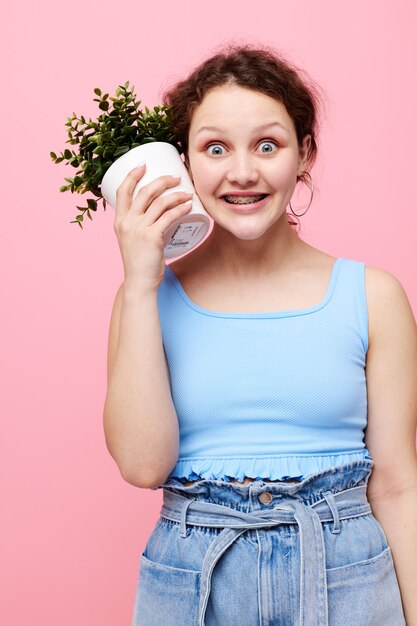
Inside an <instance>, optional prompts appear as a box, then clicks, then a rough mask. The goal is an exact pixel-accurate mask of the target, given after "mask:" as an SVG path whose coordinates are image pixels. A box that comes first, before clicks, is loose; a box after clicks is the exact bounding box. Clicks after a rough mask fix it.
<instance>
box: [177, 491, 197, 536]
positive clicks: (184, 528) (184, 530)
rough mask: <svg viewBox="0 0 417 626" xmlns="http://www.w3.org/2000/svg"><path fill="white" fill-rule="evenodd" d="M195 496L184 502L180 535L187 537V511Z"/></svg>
mask: <svg viewBox="0 0 417 626" xmlns="http://www.w3.org/2000/svg"><path fill="white" fill-rule="evenodd" d="M194 500H195V498H191V499H187V500H186V502H184V504H183V506H182V509H181V522H180V537H186V536H187V523H186V521H185V520H186V517H187V511H188V507H189V506H190V504H191V503H192V502H194Z"/></svg>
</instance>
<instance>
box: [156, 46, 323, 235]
mask: <svg viewBox="0 0 417 626" xmlns="http://www.w3.org/2000/svg"><path fill="white" fill-rule="evenodd" d="M222 85H239V86H242V87H248V88H250V89H254V90H256V91H259V92H261V93H264V94H266V95H268V96H272V97H273V98H275V99H276V100H278V101H279V102H281V103H282V104H284V106H285V108H286V109H287V111H288V114H289V115H290V117H291V118H292V120H293V122H294V125H295V129H296V133H297V141H298V145H299V147H300V148H301V147H302V144H303V139H304V137H305V136H306V135H311V143H310V147H309V150H308V154H307V164H308V168H311V167H312V166H313V164H314V162H315V160H316V157H317V136H318V131H319V126H320V114H321V105H322V99H321V91H322V90H321V87H319V86H318V85H317V84H316V83H315V82H314V81H313V80H312V79H311V78H310V77H309V76H308V74H307V73H306V72H305V71H304V70H302V69H300V68H298V67H296V66H295V65H294V64H292V63H291V62H289V61H288V60H287V59H285V58H284V57H283V56H282V55H281V54H280V53H278V52H277V51H276V50H274V49H273V48H272V47H270V46H266V45H257V46H253V45H251V44H234V43H229V44H226V46H225V47H223V49H222V50H221V51H220V52H218V53H217V54H215V55H214V56H211V57H210V58H208V59H206V60H204V61H202V62H201V63H200V64H199V65H198V66H197V67H196V68H195V69H194V70H193V71H192V72H191V74H189V76H188V77H187V78H185V79H184V80H181V81H179V82H177V83H176V84H174V85H173V86H171V87H170V88H169V89H167V90H166V91H165V92H164V93H163V96H162V99H163V103H164V104H165V105H166V106H168V107H169V116H170V124H171V125H172V128H173V131H174V132H175V134H176V135H177V138H178V143H179V145H180V146H181V148H182V152H183V154H184V155H185V156H186V155H187V150H188V138H189V130H190V124H191V119H192V116H193V113H194V110H195V108H196V107H197V106H198V105H199V104H200V103H201V102H202V100H203V98H204V96H205V95H206V94H207V92H208V91H209V90H210V89H213V88H214V87H219V86H222ZM297 181H301V182H307V181H306V177H305V176H304V175H303V174H301V175H300V176H298V177H297ZM290 223H292V224H298V222H295V223H294V222H290Z"/></svg>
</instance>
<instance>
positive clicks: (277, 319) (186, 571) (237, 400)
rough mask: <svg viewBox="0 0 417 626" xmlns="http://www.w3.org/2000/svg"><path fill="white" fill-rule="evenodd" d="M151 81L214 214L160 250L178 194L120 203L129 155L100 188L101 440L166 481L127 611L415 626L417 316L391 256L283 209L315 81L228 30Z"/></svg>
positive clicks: (299, 158) (310, 138)
mask: <svg viewBox="0 0 417 626" xmlns="http://www.w3.org/2000/svg"><path fill="white" fill-rule="evenodd" d="M164 102H165V103H166V104H168V105H170V106H171V112H172V124H173V127H174V128H175V130H176V132H177V133H178V134H179V135H180V137H181V142H182V146H183V148H184V156H185V163H186V166H187V168H188V171H189V173H190V175H191V177H192V180H193V182H194V186H195V189H196V192H197V194H198V196H199V198H200V199H201V201H202V203H203V205H204V206H205V208H206V210H207V212H208V213H209V214H210V215H211V217H212V218H213V220H214V228H213V231H212V233H211V235H210V236H209V237H208V238H207V239H206V240H205V241H204V242H203V244H201V245H200V246H199V247H197V248H196V249H194V250H193V251H192V252H191V253H189V254H188V255H186V256H185V257H183V258H180V259H177V260H176V261H174V262H173V263H171V264H170V265H169V267H168V266H166V265H165V261H164V257H163V236H162V234H163V232H164V230H165V229H166V228H167V227H168V226H169V225H170V224H171V223H172V222H173V221H174V220H175V219H176V218H177V217H178V216H179V215H182V214H184V213H187V211H188V210H189V208H190V204H189V202H188V203H187V200H189V199H190V195H189V194H188V195H187V194H185V193H182V192H180V193H179V192H175V191H173V193H172V194H170V195H167V196H164V197H160V194H161V193H162V192H163V191H164V190H165V189H167V188H174V189H175V185H177V184H178V182H179V181H178V179H175V178H172V177H170V176H161V177H160V178H158V179H157V180H154V181H153V182H151V183H149V184H148V185H146V186H144V187H143V188H142V189H141V190H140V192H139V193H138V195H137V196H136V197H135V199H134V201H133V202H132V192H133V189H134V187H135V185H136V183H137V181H138V180H139V179H140V177H141V176H142V175H143V172H144V168H143V167H142V168H137V169H135V170H133V171H132V172H130V173H129V175H128V176H127V177H126V179H125V181H124V182H123V183H122V185H121V186H120V187H119V189H118V193H117V209H116V217H115V231H116V234H117V237H118V241H119V245H120V250H121V254H122V259H123V265H124V272H125V279H124V282H123V284H122V285H121V287H120V289H119V291H118V293H117V295H116V300H115V304H114V308H113V313H112V320H111V327H110V336H109V358H108V372H109V373H108V392H107V397H106V404H105V411H104V425H105V434H106V441H107V445H108V448H109V451H110V453H111V454H112V456H113V457H114V459H115V461H116V463H117V464H118V467H119V469H120V471H121V474H122V476H123V477H124V479H125V480H126V481H128V482H129V483H131V484H133V485H136V486H138V487H142V488H150V489H158V488H161V489H163V497H164V503H163V507H162V510H161V517H160V519H159V520H158V522H157V524H156V526H155V528H154V530H153V532H152V534H151V536H150V537H149V540H148V542H147V545H146V548H145V550H144V552H143V554H142V555H141V564H140V576H139V583H138V588H137V594H136V602H135V609H134V616H133V621H132V626H139V625H140V626H153V625H155V626H156V625H158V626H170V625H172V626H174V625H175V626H183V625H184V626H185V625H190V626H191V625H194V624H195V625H198V626H203V625H206V626H214V625H216V626H220V625H221V626H228V625H229V624H235V623H236V624H239V625H240V626H255V625H258V624H262V625H266V624H274V625H284V624H285V626H288V625H290V624H297V625H300V626H318V625H327V624H329V625H331V626H339V625H342V624H347V623H349V624H355V625H358V626H362V625H375V626H376V625H378V626H381V625H382V624H383V625H385V626H399V625H400V624H405V619H407V625H409V626H410V625H413V624H414V625H415V624H417V602H416V598H417V594H416V593H415V592H416V588H415V584H416V582H415V581H416V579H417V566H416V563H417V558H416V552H417V533H416V519H417V504H416V487H417V459H416V450H415V429H416V411H417V393H416V377H417V336H416V325H415V321H414V318H413V314H412V311H411V308H410V305H409V303H408V300H407V297H406V295H405V293H404V290H403V288H402V286H401V285H400V283H399V282H398V281H397V280H396V279H395V278H394V277H393V276H392V275H390V274H389V273H387V272H385V271H383V270H380V269H377V268H371V267H365V264H364V263H362V262H359V261H355V260H353V259H344V258H340V257H337V258H335V257H332V256H331V255H329V254H327V253H325V252H323V251H321V250H318V249H317V248H314V247H312V246H310V245H308V244H307V243H305V242H304V241H303V240H302V239H301V238H300V237H299V236H298V234H297V232H296V231H295V230H294V228H293V227H294V225H295V223H294V222H293V221H292V218H291V219H289V218H288V214H287V212H286V208H287V206H289V208H290V211H293V212H295V211H294V210H293V207H292V205H291V203H290V201H291V198H292V196H293V193H294V189H295V186H296V184H297V182H304V183H306V184H307V185H308V187H309V188H310V191H311V198H312V196H313V183H312V179H311V176H310V175H309V174H308V171H309V169H310V168H311V166H312V165H313V163H314V160H315V158H316V153H317V127H318V106H319V96H318V89H317V88H316V87H315V86H314V84H313V82H312V81H309V80H307V78H306V77H302V73H301V72H300V71H299V70H298V71H297V70H296V69H295V68H294V67H293V66H291V65H290V64H289V63H288V62H287V61H285V60H284V59H282V58H281V57H280V56H279V55H277V54H276V53H275V52H274V51H273V50H271V49H267V48H266V47H264V48H262V49H261V48H253V47H251V46H234V47H233V46H231V47H230V49H229V50H226V51H225V52H224V53H219V54H217V55H215V56H213V57H212V58H210V59H208V60H206V61H204V62H203V63H201V65H200V66H199V67H197V68H196V69H195V70H194V71H193V72H192V73H191V74H190V76H189V77H188V78H187V79H186V80H184V81H182V82H180V83H179V84H177V85H176V86H175V87H173V88H172V89H171V90H170V91H169V92H168V93H167V94H165V98H164ZM254 196H255V197H254ZM310 203H311V200H310ZM297 214H299V213H297ZM394 563H395V565H394Z"/></svg>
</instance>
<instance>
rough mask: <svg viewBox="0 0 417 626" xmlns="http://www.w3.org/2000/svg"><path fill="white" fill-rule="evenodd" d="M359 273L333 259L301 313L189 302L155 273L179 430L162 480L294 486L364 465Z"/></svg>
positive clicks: (171, 278) (169, 278)
mask: <svg viewBox="0 0 417 626" xmlns="http://www.w3.org/2000/svg"><path fill="white" fill-rule="evenodd" d="M364 269H365V264H364V263H362V262H359V261H355V260H352V259H344V258H340V257H339V258H337V260H336V262H335V264H334V266H333V269H332V274H331V279H330V282H329V285H328V289H327V292H326V295H325V296H324V298H323V299H322V301H321V302H320V303H318V304H317V305H315V306H313V307H310V308H307V309H298V310H292V311H291V310H286V311H276V312H267V313H233V312H230V313H224V312H216V311H211V310H207V309H203V308H202V307H200V306H198V305H196V304H195V303H193V302H192V301H191V300H190V298H189V297H188V296H187V294H186V292H185V291H184V289H183V288H182V286H181V283H180V281H179V280H178V278H177V277H176V275H175V274H174V272H173V271H172V270H171V269H170V267H169V266H168V265H166V266H165V275H164V279H163V281H162V282H161V284H160V286H159V290H158V310H159V316H160V323H161V332H162V339H163V345H164V349H165V354H166V358H167V363H168V368H169V373H170V383H171V394H172V399H173V402H174V406H175V409H176V413H177V416H178V422H179V432H180V449H179V457H178V461H177V464H176V465H175V467H174V468H173V469H172V471H171V473H170V475H169V476H170V477H171V476H175V477H177V478H179V479H181V480H183V481H184V480H197V479H198V478H200V477H202V478H207V479H222V480H225V481H230V480H232V479H237V480H239V481H243V479H244V477H245V476H249V477H252V478H255V479H263V478H267V479H269V480H285V479H288V478H298V479H302V478H304V477H306V476H307V475H308V474H311V473H315V472H319V471H322V470H325V469H328V468H330V467H335V466H337V465H341V464H345V463H350V462H351V461H355V460H358V459H363V458H371V456H370V454H369V452H368V450H367V449H366V447H365V443H364V429H365V428H366V424H367V394H366V377H365V363H366V353H367V350H368V314H367V305H366V294H365V282H364Z"/></svg>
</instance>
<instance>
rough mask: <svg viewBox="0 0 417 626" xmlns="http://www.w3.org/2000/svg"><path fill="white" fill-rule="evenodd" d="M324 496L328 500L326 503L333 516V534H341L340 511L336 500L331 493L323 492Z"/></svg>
mask: <svg viewBox="0 0 417 626" xmlns="http://www.w3.org/2000/svg"><path fill="white" fill-rule="evenodd" d="M323 496H324V497H325V498H326V502H327V504H328V505H329V508H330V510H331V512H332V515H333V528H332V529H331V532H332V533H333V534H335V535H336V534H337V533H340V520H339V511H338V509H337V504H336V500H335V498H334V495H333V494H332V492H331V491H325V492H323Z"/></svg>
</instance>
